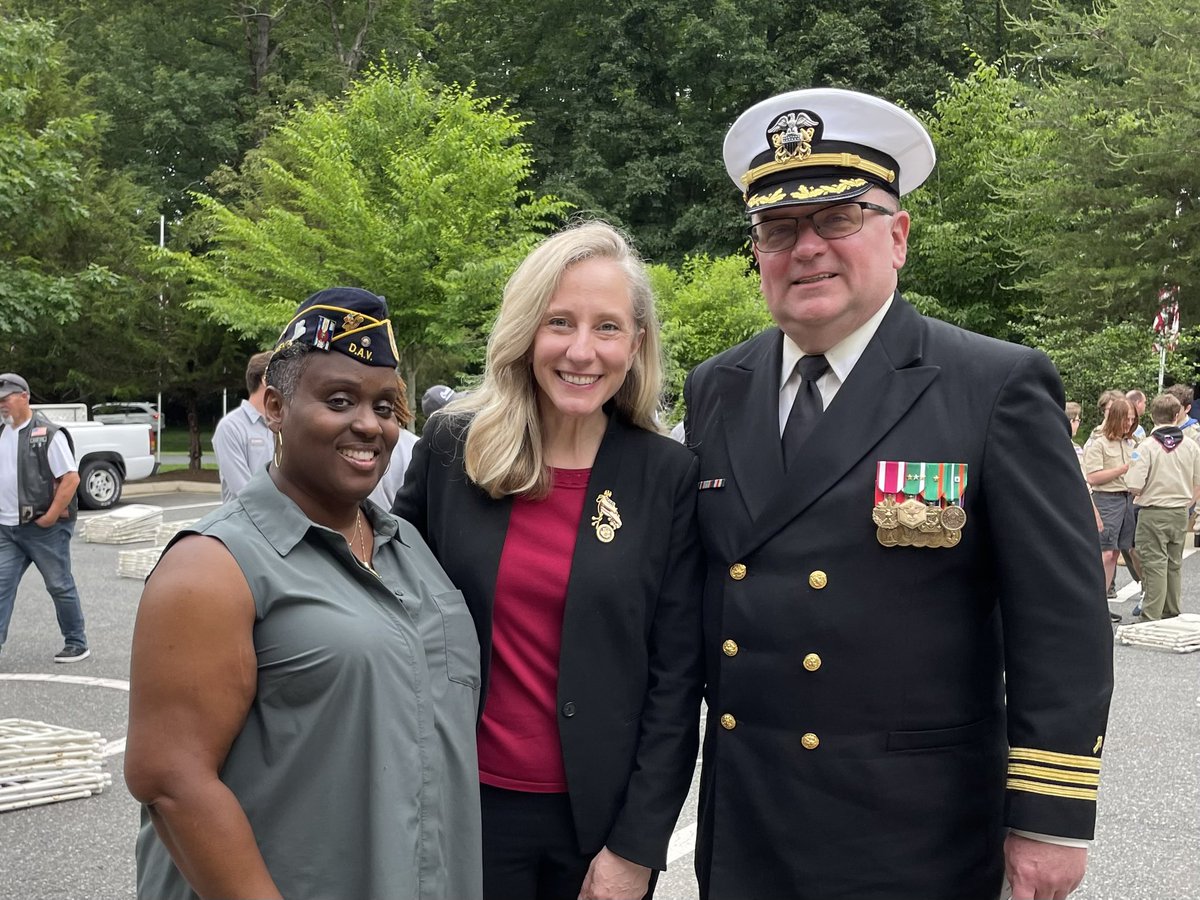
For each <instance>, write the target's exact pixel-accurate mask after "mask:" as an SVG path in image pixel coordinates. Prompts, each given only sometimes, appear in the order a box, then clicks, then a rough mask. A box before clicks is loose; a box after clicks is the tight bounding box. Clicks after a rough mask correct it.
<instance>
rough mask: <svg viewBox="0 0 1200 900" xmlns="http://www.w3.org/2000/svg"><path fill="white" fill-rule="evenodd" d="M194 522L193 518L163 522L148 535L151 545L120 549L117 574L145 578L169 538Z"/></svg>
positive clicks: (164, 548) (156, 563) (123, 576)
mask: <svg viewBox="0 0 1200 900" xmlns="http://www.w3.org/2000/svg"><path fill="white" fill-rule="evenodd" d="M195 523H196V520H195V519H186V520H184V521H180V522H163V523H162V524H160V525H159V526H158V528H157V529H155V532H154V534H153V535H151V536H150V540H152V541H154V546H153V547H149V548H147V549H145V550H122V551H121V552H119V553H118V554H117V574H118V575H120V576H121V577H122V578H139V579H145V577H146V576H147V575H149V574H150V572H151V571H152V570H153V569H154V567H155V566H156V565H158V558H159V557H160V556H162V553H163V551H164V550H166V549H167V544H169V543H170V542H171V538H173V537H174V536H175V535H176V534H177V533H178V532H180V531H182V530H183V529H184V528H190V527H191V526H192V525H194V524H195Z"/></svg>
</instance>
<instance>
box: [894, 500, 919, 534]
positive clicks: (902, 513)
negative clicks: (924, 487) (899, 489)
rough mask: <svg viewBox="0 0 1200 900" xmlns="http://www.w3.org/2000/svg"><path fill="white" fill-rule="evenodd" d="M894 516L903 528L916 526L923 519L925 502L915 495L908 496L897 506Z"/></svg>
mask: <svg viewBox="0 0 1200 900" xmlns="http://www.w3.org/2000/svg"><path fill="white" fill-rule="evenodd" d="M896 516H897V518H899V520H900V525H901V526H902V527H904V528H910V529H912V528H918V527H919V526H920V525H921V523H922V522H924V521H925V504H924V503H922V502H921V501H920V500H917V499H916V498H915V497H909V498H908V499H907V500H905V501H904V502H903V503H901V504H900V505H899V506H898V507H896Z"/></svg>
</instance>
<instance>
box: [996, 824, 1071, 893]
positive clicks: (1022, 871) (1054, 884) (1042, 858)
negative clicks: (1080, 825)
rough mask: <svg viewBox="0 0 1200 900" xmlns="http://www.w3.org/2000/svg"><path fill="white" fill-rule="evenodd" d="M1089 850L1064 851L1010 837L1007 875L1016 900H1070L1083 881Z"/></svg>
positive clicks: (1057, 847) (1005, 842)
mask: <svg viewBox="0 0 1200 900" xmlns="http://www.w3.org/2000/svg"><path fill="white" fill-rule="evenodd" d="M1086 868H1087V849H1086V848H1084V847H1063V846H1061V845H1059V844H1048V843H1046V842H1045V841H1035V840H1032V839H1030V838H1027V837H1021V836H1020V835H1017V834H1010V835H1009V836H1008V838H1007V839H1006V840H1005V841H1004V871H1005V873H1006V874H1007V875H1008V881H1009V883H1010V884H1011V885H1012V896H1013V900H1067V895H1068V894H1070V893H1071V892H1072V891H1073V890H1075V888H1077V887H1079V883H1080V882H1081V881H1083V873H1084V870H1085V869H1086Z"/></svg>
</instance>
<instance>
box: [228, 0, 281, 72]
mask: <svg viewBox="0 0 1200 900" xmlns="http://www.w3.org/2000/svg"><path fill="white" fill-rule="evenodd" d="M286 8H287V7H286V6H285V7H284V9H286ZM239 10H240V11H239V12H238V13H237V16H238V18H239V19H241V20H242V25H243V26H244V27H245V29H246V50H247V51H248V53H249V56H250V90H251V91H252V92H253V93H255V94H259V93H261V92H262V89H263V82H264V81H265V80H266V77H267V72H269V71H270V69H271V63H272V62H273V61H274V59H275V56H276V54H277V53H278V52H279V47H278V45H276V46H275V47H272V46H271V29H272V28H273V27H274V26H275V23H276V22H277V21H279V19H280V18H281V17H282V16H283V12H284V10H283V9H281V10H280V11H279V12H278V13H275V14H274V15H272V13H271V4H270V0H264V2H263V4H262V6H261V7H253V6H248V5H240V4H239Z"/></svg>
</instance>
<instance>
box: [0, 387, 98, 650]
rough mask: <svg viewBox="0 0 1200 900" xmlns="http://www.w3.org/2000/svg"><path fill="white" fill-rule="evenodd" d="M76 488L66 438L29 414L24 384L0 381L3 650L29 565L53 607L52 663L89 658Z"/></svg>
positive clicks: (0, 610) (0, 611)
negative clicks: (75, 543) (75, 560)
mask: <svg viewBox="0 0 1200 900" xmlns="http://www.w3.org/2000/svg"><path fill="white" fill-rule="evenodd" d="M77 487H79V473H78V472H77V471H76V465H75V454H74V448H73V446H72V444H71V438H70V435H68V434H67V432H66V431H64V430H63V429H62V428H61V427H60V426H58V425H56V424H55V423H54V422H51V421H50V420H49V419H47V418H46V417H45V416H44V415H42V413H40V412H36V413H35V412H33V411H32V410H31V409H30V408H29V383H28V382H26V381H25V379H24V378H22V377H21V376H20V375H15V374H13V373H11V372H10V373H7V374H5V375H0V647H3V645H4V641H5V640H6V639H7V638H8V623H9V620H10V619H11V618H12V611H13V602H14V601H15V600H16V597H17V586H18V585H19V584H20V583H21V576H22V575H24V574H25V570H26V569H28V568H29V564H30V563H33V564H34V565H35V566H37V568H38V571H39V572H41V573H42V579H43V580H44V581H45V582H46V590H48V591H49V592H50V597H51V598H52V599H53V600H54V609H55V612H56V613H57V615H58V627H59V630H60V631H62V635H63V639H64V641H65V644H66V645H65V646H64V647H63V648H62V650H60V651H59V652H58V653H56V654H55V655H54V661H55V662H59V663H73V662H79V661H80V660H82V659H87V658H88V657H89V656H90V655H91V651H90V650H89V649H88V642H87V635H86V634H84V630H83V609H82V607H81V605H80V603H79V591H78V589H77V588H76V587H75V578H74V576H73V575H72V574H71V534H72V532H73V531H74V529H75V509H76V504H75V489H76V488H77Z"/></svg>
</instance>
